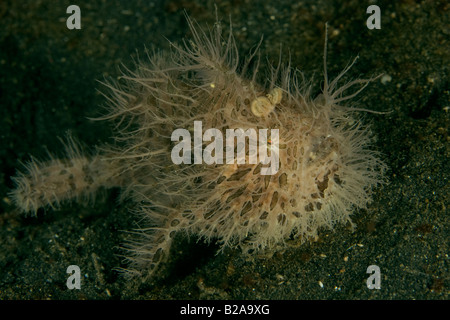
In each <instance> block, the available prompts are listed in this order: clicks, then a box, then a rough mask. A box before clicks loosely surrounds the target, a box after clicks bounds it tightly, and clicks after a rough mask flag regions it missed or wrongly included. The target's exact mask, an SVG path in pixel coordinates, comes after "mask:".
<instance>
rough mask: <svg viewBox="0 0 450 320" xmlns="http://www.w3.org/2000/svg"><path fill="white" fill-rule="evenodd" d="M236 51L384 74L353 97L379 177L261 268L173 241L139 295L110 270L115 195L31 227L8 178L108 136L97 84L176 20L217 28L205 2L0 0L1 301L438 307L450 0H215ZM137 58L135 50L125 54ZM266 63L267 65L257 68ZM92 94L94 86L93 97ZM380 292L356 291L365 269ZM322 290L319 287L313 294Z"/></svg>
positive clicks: (308, 71)
mask: <svg viewBox="0 0 450 320" xmlns="http://www.w3.org/2000/svg"><path fill="white" fill-rule="evenodd" d="M71 4H76V5H78V6H79V7H80V8H81V19H82V20H81V21H82V22H81V23H82V29H81V30H68V29H67V28H66V19H67V17H68V16H69V15H68V14H66V8H67V7H68V6H69V5H71ZM371 4H377V5H378V6H379V7H380V8H381V30H369V29H367V27H366V25H365V21H366V19H367V17H368V16H369V15H368V14H366V8H367V7H368V6H369V5H371ZM216 5H217V10H218V15H219V18H220V19H221V20H222V22H223V24H224V26H225V29H226V30H229V28H228V24H229V17H230V16H231V20H232V23H233V32H234V35H235V38H236V42H237V45H238V47H239V50H240V52H241V53H242V56H243V55H245V53H246V52H248V50H250V49H251V48H252V47H253V46H254V45H255V43H257V42H258V41H259V39H260V37H261V35H264V42H263V44H262V46H261V53H262V57H265V56H267V59H268V61H271V62H277V60H278V55H279V49H280V44H282V50H283V51H282V52H283V53H282V56H283V59H284V60H287V59H289V57H290V59H291V64H292V65H293V66H296V67H298V68H299V69H301V70H302V71H304V73H305V75H306V76H307V77H311V76H313V75H314V76H315V79H316V80H315V85H316V86H317V88H320V81H321V79H323V78H322V77H323V73H322V70H323V66H322V62H323V45H324V26H325V22H328V24H329V43H328V72H329V76H330V77H333V76H335V75H337V74H338V73H339V72H340V71H341V70H342V69H343V68H344V67H345V65H347V63H348V62H349V61H351V59H353V58H354V57H355V56H356V55H359V56H360V59H359V60H358V62H357V64H356V65H355V66H354V67H353V68H352V70H351V71H350V76H352V77H359V76H365V77H369V76H374V75H378V74H380V73H385V74H387V75H389V76H390V77H391V81H390V82H385V83H382V82H381V81H380V80H377V81H375V82H374V83H372V84H371V85H369V87H368V88H367V89H366V90H365V91H364V92H363V93H362V94H360V96H359V97H358V99H359V103H360V106H361V107H365V108H368V109H372V110H377V111H392V112H391V113H389V114H387V115H375V114H367V115H366V116H365V120H366V121H370V122H371V123H372V130H373V131H374V132H375V134H376V135H377V136H378V141H377V148H378V149H379V150H380V151H381V152H382V153H383V154H384V155H385V160H386V162H387V163H388V165H389V167H390V170H389V172H388V177H389V184H388V185H385V186H383V187H380V188H379V189H378V190H377V192H376V194H375V196H374V201H373V203H372V204H371V205H370V207H369V208H368V210H356V211H355V213H354V216H353V220H354V222H355V223H356V225H357V229H356V231H355V232H351V230H349V228H348V226H337V228H336V229H335V230H334V231H324V232H322V233H321V234H320V238H319V239H318V241H317V242H314V243H306V244H304V245H302V246H300V247H290V248H288V249H286V250H285V251H283V252H278V253H276V254H275V255H274V256H273V257H272V258H263V257H245V256H243V255H241V254H240V252H239V251H238V250H227V251H225V253H223V254H219V255H216V254H215V251H216V249H217V247H216V246H215V245H214V244H211V245H207V244H204V243H203V242H199V243H197V239H195V238H191V239H190V240H189V239H187V238H184V237H183V236H180V237H179V239H178V240H177V241H176V244H175V246H174V248H173V255H172V256H171V260H170V261H169V264H168V265H169V267H168V269H167V270H165V271H164V272H162V274H161V275H160V276H158V277H157V278H156V279H155V280H154V281H152V282H148V283H145V284H140V283H136V282H133V281H131V282H130V281H126V280H125V279H124V278H122V277H120V276H119V275H118V274H117V272H115V271H114V270H112V269H113V268H114V267H117V266H120V265H121V263H122V262H121V258H120V257H118V256H117V253H118V251H117V249H116V248H117V246H118V245H119V244H120V243H121V242H122V241H123V240H124V238H125V234H124V233H123V232H122V230H129V229H131V228H132V227H133V217H132V215H131V214H130V213H129V206H128V204H127V203H125V204H121V205H118V204H117V200H116V199H117V191H111V192H110V193H108V194H106V195H105V196H104V197H103V198H102V199H101V200H99V201H97V202H96V203H95V204H77V203H74V204H68V205H66V206H64V207H63V208H61V209H60V210H57V211H52V210H47V211H46V212H44V211H40V212H39V215H38V217H37V218H36V217H26V216H24V215H22V214H20V213H19V212H18V211H17V210H16V209H15V208H14V207H13V206H12V204H11V202H10V200H8V198H7V193H8V191H9V190H10V189H11V188H12V187H13V184H12V181H11V179H10V177H11V176H13V175H14V174H15V172H16V170H17V169H20V168H21V164H20V161H22V162H26V161H27V160H28V159H29V156H30V155H34V156H36V157H37V158H43V159H45V157H46V152H47V150H48V151H50V152H53V153H56V154H58V153H59V154H61V153H62V151H63V150H62V149H63V148H62V145H61V143H60V142H59V140H58V137H63V136H64V135H65V132H66V131H67V130H70V131H71V132H72V135H73V136H75V137H76V138H78V139H79V140H81V141H84V142H85V143H86V145H87V146H93V145H96V144H99V143H101V141H108V139H109V137H110V136H111V131H110V128H109V126H107V124H106V123H99V122H95V123H94V122H93V121H90V120H88V118H87V117H93V116H96V115H99V114H100V110H101V109H100V106H101V105H102V103H104V101H105V100H104V98H103V97H102V96H101V95H100V94H99V92H98V90H103V89H102V86H101V84H100V83H99V82H98V81H97V80H103V79H104V77H108V76H111V77H117V76H118V75H120V71H119V69H118V67H119V66H120V64H121V63H124V65H126V66H128V67H132V60H133V57H136V55H137V52H139V53H140V55H142V53H143V52H144V48H145V47H147V48H157V49H167V48H168V47H169V46H168V41H167V39H168V40H170V41H181V39H182V38H183V37H185V36H187V37H188V36H189V32H188V29H187V24H186V21H185V18H184V16H183V10H186V11H187V12H188V14H189V15H190V16H191V17H192V18H194V19H196V20H198V21H199V22H200V24H202V25H204V24H209V25H212V24H214V22H215V2H214V1H200V0H195V1H188V0H184V1H183V0H182V1H175V0H173V1H134V0H132V1H119V0H115V1H112V0H108V1H106V0H105V1H100V0H96V1H92V0H91V1H50V0H42V1H38V0H36V1H25V0H20V1H18V0H4V1H1V2H0V146H1V147H0V168H1V170H0V299H119V298H120V299H448V297H449V269H448V267H449V260H448V259H449V258H448V253H449V248H448V243H449V241H448V240H449V218H448V212H447V211H448V210H447V208H448V206H449V199H448V194H449V187H448V178H449V171H450V170H449V137H448V125H449V115H450V110H449V107H450V103H449V87H448V66H449V65H450V64H449V56H450V55H449V52H450V51H449V44H448V40H449V36H450V27H449V21H450V19H449V7H450V6H449V4H448V2H446V1H406V0H405V1H394V2H392V1H305V0H303V1H261V0H260V1H246V0H234V1H217V3H216ZM136 50H137V51H136ZM263 61H265V60H264V59H263ZM103 91H104V90H103ZM72 264H76V265H78V266H80V268H81V272H82V288H81V290H68V289H67V287H66V279H67V277H68V275H67V274H66V268H67V267H68V266H69V265H72ZM372 264H375V265H378V266H379V267H380V269H381V275H382V276H381V289H380V290H369V289H368V288H367V286H366V279H367V277H368V276H369V275H368V274H366V269H367V267H368V266H369V265H372ZM319 283H321V284H322V285H323V286H321V285H319Z"/></svg>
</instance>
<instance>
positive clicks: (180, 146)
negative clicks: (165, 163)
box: [171, 121, 280, 175]
mask: <svg viewBox="0 0 450 320" xmlns="http://www.w3.org/2000/svg"><path fill="white" fill-rule="evenodd" d="M268 131H269V130H268V129H259V130H258V132H256V130H255V129H253V128H249V129H247V130H244V129H241V128H238V129H226V130H225V148H224V137H223V133H222V131H220V130H219V129H215V128H210V129H207V130H206V131H205V132H204V133H203V129H202V122H201V121H194V139H193V142H194V145H193V147H192V138H191V133H190V132H189V130H187V129H176V130H175V131H173V133H172V137H171V140H172V141H174V142H178V143H177V144H176V145H175V146H174V147H173V148H172V152H171V159H172V161H173V163H174V164H182V163H183V164H192V163H193V164H202V163H206V164H208V165H212V164H224V163H225V164H258V163H261V164H262V165H263V167H262V168H261V174H262V175H273V174H276V173H277V172H278V169H279V168H280V164H279V144H280V142H279V131H278V129H270V135H268ZM209 141H211V143H209V144H208V145H207V146H206V147H205V148H204V149H203V142H209ZM235 141H236V143H235ZM246 141H248V150H247V148H246ZM235 150H236V156H235ZM247 151H248V152H247ZM224 152H225V157H224ZM265 165H266V166H267V167H264V166H265Z"/></svg>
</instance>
